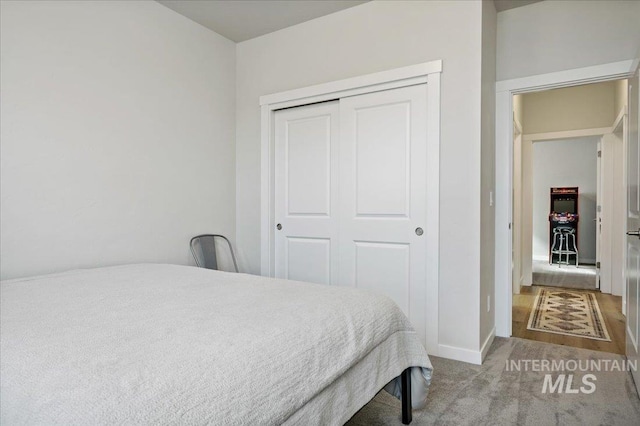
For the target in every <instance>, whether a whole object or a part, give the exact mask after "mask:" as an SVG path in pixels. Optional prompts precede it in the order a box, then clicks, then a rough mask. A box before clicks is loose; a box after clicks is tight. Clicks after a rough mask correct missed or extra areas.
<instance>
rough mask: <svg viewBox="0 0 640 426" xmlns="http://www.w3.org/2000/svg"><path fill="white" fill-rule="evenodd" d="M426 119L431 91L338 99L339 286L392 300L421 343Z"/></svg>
mask: <svg viewBox="0 0 640 426" xmlns="http://www.w3.org/2000/svg"><path fill="white" fill-rule="evenodd" d="M426 119H427V89H426V85H416V86H410V87H405V88H401V89H394V90H388V91H381V92H375V93H369V94H365V95H360V96H354V97H349V98H344V99H341V100H340V129H341V133H340V222H339V229H340V230H339V235H340V278H339V279H340V283H341V284H343V285H348V286H354V287H358V288H365V289H370V290H374V291H378V292H380V293H383V294H385V295H387V296H389V297H390V298H391V299H393V300H394V301H395V302H396V303H397V304H398V305H399V306H400V308H401V309H402V310H403V311H404V313H405V314H406V315H407V317H408V318H409V319H410V320H411V322H412V324H413V326H414V327H415V328H416V331H417V332H418V335H419V336H420V337H421V339H422V341H423V343H424V342H425V341H426V326H425V323H426V303H427V301H426V266H425V264H426V241H427V233H428V232H430V231H429V230H427V229H424V227H425V226H426V225H425V224H426V214H427V205H426V195H427V187H426V161H427V123H426ZM436 303H437V302H436Z"/></svg>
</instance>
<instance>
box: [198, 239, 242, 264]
mask: <svg viewBox="0 0 640 426" xmlns="http://www.w3.org/2000/svg"><path fill="white" fill-rule="evenodd" d="M216 239H222V240H224V241H226V243H227V245H228V246H229V252H230V253H231V259H232V260H233V267H234V268H235V271H236V272H239V271H238V263H237V262H236V256H235V254H234V253H233V247H231V243H230V242H229V240H228V239H227V237H225V236H224V235H219V234H202V235H196V236H195V237H193V238H192V239H191V241H190V242H189V247H191V254H192V255H193V259H194V260H195V261H196V266H198V267H199V268H206V269H214V270H219V269H218V256H217V254H216Z"/></svg>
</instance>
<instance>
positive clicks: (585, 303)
mask: <svg viewBox="0 0 640 426" xmlns="http://www.w3.org/2000/svg"><path fill="white" fill-rule="evenodd" d="M527 329H528V330H534V331H542V332H545V333H555V334H564V335H566V336H577V337H584V338H587V339H595V340H604V341H607V342H610V341H611V339H610V338H609V332H608V331H607V326H606V324H605V322H604V318H603V317H602V312H600V307H599V306H598V301H597V300H596V296H595V294H593V293H591V292H586V291H571V290H567V289H557V290H551V289H546V288H541V289H539V290H538V294H537V295H536V300H535V301H534V303H533V309H532V310H531V314H530V315H529V323H528V324H527Z"/></svg>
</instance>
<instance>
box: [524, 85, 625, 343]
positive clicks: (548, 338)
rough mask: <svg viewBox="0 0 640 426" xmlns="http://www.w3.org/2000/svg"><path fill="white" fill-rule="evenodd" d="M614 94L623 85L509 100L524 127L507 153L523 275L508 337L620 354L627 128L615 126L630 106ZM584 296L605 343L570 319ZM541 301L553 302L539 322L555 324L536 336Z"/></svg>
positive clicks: (622, 92) (585, 87)
mask: <svg viewBox="0 0 640 426" xmlns="http://www.w3.org/2000/svg"><path fill="white" fill-rule="evenodd" d="M619 86H624V84H623V82H621V81H620V82H618V81H610V82H604V83H598V84H591V85H584V86H572V87H570V88H564V89H557V90H552V91H540V92H535V93H530V94H524V95H518V96H516V97H515V98H514V100H513V105H514V122H517V123H518V126H519V127H521V128H522V135H515V134H514V149H513V153H514V158H513V190H514V192H513V226H514V228H513V247H514V249H513V256H514V257H513V271H514V274H513V276H514V278H515V277H516V276H517V274H516V273H515V272H516V271H518V272H519V273H520V275H519V279H518V281H517V282H515V281H514V283H513V284H514V285H513V290H514V291H513V296H512V300H513V304H512V309H513V311H512V319H513V322H512V335H513V336H516V337H522V338H527V339H532V340H539V341H545V342H552V343H558V344H565V345H570V346H576V347H582V348H589V349H595V350H602V351H608V352H614V353H620V354H623V353H624V348H625V338H624V322H625V321H624V320H625V319H624V316H623V313H622V306H623V303H622V297H621V296H622V294H623V293H624V291H623V290H624V282H623V279H624V274H623V269H624V256H623V251H624V246H623V244H624V238H623V234H624V221H623V220H622V219H623V217H624V214H625V212H626V205H625V192H624V186H623V181H624V179H623V178H624V167H623V165H624V163H625V161H624V155H623V154H624V150H625V147H624V145H623V143H624V133H625V128H624V120H619V117H623V116H624V112H625V108H626V107H625V105H626V98H623V97H620V99H617V98H616V97H617V96H618V95H619V94H624V93H625V92H624V90H623V89H624V88H623V89H620V87H619ZM518 108H520V111H518ZM618 108H619V109H620V111H619V113H617V114H615V115H614V114H613V111H614V110H616V109H618ZM523 110H524V112H523ZM541 110H542V111H541ZM589 126H592V127H589ZM514 127H515V126H514ZM518 142H520V143H521V146H517V145H515V144H517V143H518ZM563 241H564V242H563ZM518 255H519V257H518ZM599 272H601V273H600V274H598V273H599ZM599 284H602V291H599V287H600V285H599ZM553 290H556V291H555V292H554V291H553ZM557 290H560V291H557ZM587 293H590V294H587ZM561 296H563V297H566V300H565V299H562V298H561ZM586 296H589V297H591V298H592V299H589V301H585V302H584V303H583V305H584V306H583V307H584V308H585V312H584V313H582V312H581V313H580V318H581V315H592V317H593V318H592V320H593V322H594V324H596V323H597V324H598V325H597V327H596V328H600V327H602V328H604V329H608V331H606V332H605V333H606V334H607V336H604V337H603V336H600V338H594V337H593V336H591V337H589V333H585V334H584V336H586V337H583V335H582V334H581V333H582V332H584V331H585V330H582V329H580V326H576V324H578V323H580V319H579V317H578V316H576V317H574V318H570V317H571V315H573V312H574V310H575V309H578V307H580V306H581V305H580V304H579V303H578V304H577V305H573V304H571V303H573V302H574V301H577V300H579V299H580V298H582V297H586ZM545 297H546V298H551V297H555V298H556V299H555V300H554V302H553V303H554V304H552V306H551V308H549V309H551V311H548V312H547V311H545V314H544V316H545V317H546V318H552V317H554V315H555V318H554V322H553V324H552V325H551V326H549V327H547V328H546V329H545V328H544V327H543V328H536V327H535V326H533V325H532V318H533V317H534V316H536V315H537V313H538V312H540V310H541V309H547V308H544V306H543V305H544V304H543V303H540V302H541V300H542V299H544V298H545ZM581 303H582V302H581ZM591 305H596V308H595V309H593V312H590V311H589V309H590V307H591ZM598 305H599V306H598ZM559 307H560V308H559ZM557 309H566V312H570V313H569V314H566V312H558V311H557ZM596 311H597V312H596ZM590 318H591V317H590ZM571 321H574V322H573V323H572V322H571ZM605 337H606V338H605Z"/></svg>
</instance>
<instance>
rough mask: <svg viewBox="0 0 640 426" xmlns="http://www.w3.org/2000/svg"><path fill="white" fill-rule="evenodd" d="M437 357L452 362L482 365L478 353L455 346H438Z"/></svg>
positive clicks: (480, 356)
mask: <svg viewBox="0 0 640 426" xmlns="http://www.w3.org/2000/svg"><path fill="white" fill-rule="evenodd" d="M438 356H440V357H442V358H447V359H452V360H454V361H462V362H468V363H469V364H476V365H480V364H482V354H481V353H480V351H473V350H471V349H465V348H458V347H455V346H449V345H438Z"/></svg>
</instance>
